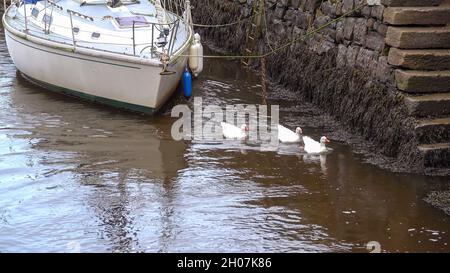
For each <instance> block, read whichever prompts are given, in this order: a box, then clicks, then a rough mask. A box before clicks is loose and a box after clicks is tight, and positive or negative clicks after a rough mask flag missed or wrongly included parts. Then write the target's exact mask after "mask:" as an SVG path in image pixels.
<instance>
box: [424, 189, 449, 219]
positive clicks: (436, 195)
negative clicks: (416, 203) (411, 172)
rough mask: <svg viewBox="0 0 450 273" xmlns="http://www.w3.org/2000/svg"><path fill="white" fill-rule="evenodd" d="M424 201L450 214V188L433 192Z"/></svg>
mask: <svg viewBox="0 0 450 273" xmlns="http://www.w3.org/2000/svg"><path fill="white" fill-rule="evenodd" d="M424 201H425V202H427V203H429V204H430V205H432V206H434V207H437V208H439V209H441V210H442V211H444V212H445V213H446V214H447V215H449V216H450V190H447V191H434V192H431V193H430V194H429V195H428V196H427V197H426V198H425V199H424Z"/></svg>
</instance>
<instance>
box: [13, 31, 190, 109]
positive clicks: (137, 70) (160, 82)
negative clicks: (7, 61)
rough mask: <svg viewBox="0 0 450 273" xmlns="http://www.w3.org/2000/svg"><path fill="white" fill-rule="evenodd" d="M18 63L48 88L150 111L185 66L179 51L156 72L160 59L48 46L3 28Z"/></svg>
mask: <svg viewBox="0 0 450 273" xmlns="http://www.w3.org/2000/svg"><path fill="white" fill-rule="evenodd" d="M5 36H6V43H7V46H8V50H9V53H10V56H11V58H12V59H13V62H14V64H15V65H16V67H17V69H18V70H19V71H20V72H21V73H22V74H24V75H25V77H26V78H27V79H29V80H30V81H31V82H33V83H35V84H38V85H40V86H43V87H45V88H47V89H50V90H52V91H57V92H61V93H64V94H68V95H71V96H76V97H80V98H83V99H88V100H91V101H95V102H99V103H102V104H107V105H111V106H114V107H119V108H123V109H127V110H131V111H135V112H140V113H144V114H154V113H155V112H156V111H157V110H158V109H159V108H160V107H161V106H162V105H163V104H164V103H165V102H166V101H167V100H168V99H169V98H170V96H171V95H172V94H173V92H174V91H175V90H176V88H177V85H178V83H179V82H180V79H181V76H182V73H183V70H184V68H185V66H186V61H187V58H186V57H179V58H178V59H177V60H176V61H175V62H172V63H171V65H170V66H169V69H170V70H171V71H174V72H175V73H174V74H172V75H160V72H161V71H162V67H161V66H159V65H151V64H143V63H142V62H132V61H123V60H120V59H118V60H114V58H108V59H106V58H102V57H95V54H90V55H85V54H80V53H78V52H76V51H70V50H67V49H66V48H58V47H55V46H46V45H43V44H37V43H34V42H32V41H30V40H28V39H26V38H23V37H19V36H17V35H15V34H14V33H12V32H10V31H8V30H7V29H5Z"/></svg>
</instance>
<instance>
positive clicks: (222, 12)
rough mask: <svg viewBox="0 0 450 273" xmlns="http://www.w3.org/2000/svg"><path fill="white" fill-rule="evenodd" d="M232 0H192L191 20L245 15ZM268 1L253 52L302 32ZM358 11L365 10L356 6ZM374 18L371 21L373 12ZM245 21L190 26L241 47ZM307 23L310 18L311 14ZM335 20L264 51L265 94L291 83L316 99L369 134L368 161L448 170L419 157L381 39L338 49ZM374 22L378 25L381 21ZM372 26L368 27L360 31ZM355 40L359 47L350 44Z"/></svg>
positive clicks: (224, 44)
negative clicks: (366, 45) (370, 46)
mask: <svg viewBox="0 0 450 273" xmlns="http://www.w3.org/2000/svg"><path fill="white" fill-rule="evenodd" d="M237 2H239V1H194V7H195V9H194V16H195V17H194V20H195V22H197V23H201V24H224V23H229V22H233V21H237V20H238V19H239V18H245V17H248V16H249V14H250V9H249V8H248V7H249V6H248V5H245V4H239V3H237ZM269 2H270V1H269ZM266 7H267V8H266V12H267V18H268V19H267V22H268V24H267V29H264V27H263V33H264V34H265V35H264V36H265V37H264V39H260V40H259V42H258V44H257V50H258V51H259V52H269V51H270V50H271V48H276V47H277V46H279V45H282V44H285V43H286V42H287V41H290V40H291V39H292V38H293V37H297V36H296V35H298V34H301V33H303V32H304V30H302V29H301V28H298V27H297V26H296V25H295V24H293V23H292V22H290V21H289V19H286V18H284V19H282V20H281V19H279V17H280V16H284V17H285V16H286V15H279V14H278V13H279V12H280V10H282V9H279V6H278V5H276V6H274V5H272V4H271V3H266ZM285 13H286V12H285ZM302 14H309V13H308V11H305V12H304V13H299V14H297V15H296V16H293V17H296V18H298V17H299V16H300V15H302ZM369 14H370V12H369ZM311 16H312V17H311V18H314V16H315V18H316V19H315V20H316V21H319V22H326V21H327V20H330V18H332V17H330V16H322V15H320V14H319V15H317V14H315V15H311ZM357 16H360V17H363V15H362V14H361V13H358V15H357ZM300 17H301V16H300ZM277 18H278V19H277ZM296 20H298V19H296ZM358 20H360V18H357V19H355V20H354V22H353V24H354V25H357V24H358V23H360V21H358ZM364 20H366V21H367V22H368V21H370V19H364ZM374 20H375V22H377V21H376V20H377V19H376V18H375V19H374ZM372 21H373V20H372ZM378 21H380V20H378ZM249 23H250V21H249V20H242V23H241V24H239V25H237V26H232V27H228V28H197V29H196V31H198V32H200V33H201V34H202V37H203V39H204V40H206V41H207V42H208V43H211V44H212V45H213V46H214V47H218V48H221V49H222V50H225V51H227V52H229V53H231V54H239V53H240V52H243V47H244V44H245V36H246V28H247V27H248V25H249ZM309 23H310V25H311V24H314V23H315V21H313V19H311V20H310V22H309ZM299 24H301V22H300V23H299ZM372 24H373V22H372ZM337 28H339V26H338V25H337V24H335V25H334V26H333V25H331V26H330V27H329V28H326V29H324V30H323V31H322V32H321V34H320V35H319V34H315V35H311V36H309V37H307V38H306V39H304V40H302V41H300V42H297V43H295V44H292V45H290V46H289V47H286V48H285V49H283V50H280V51H278V52H277V53H276V54H273V55H270V56H269V57H267V72H268V76H269V79H270V83H271V84H272V88H271V94H269V98H276V97H277V96H280V93H282V92H283V90H289V91H295V92H296V93H297V94H298V96H299V98H301V99H303V100H306V101H308V102H312V103H314V104H315V105H316V106H318V107H319V108H320V109H322V110H323V111H325V112H327V113H328V114H330V115H332V116H333V117H334V118H336V119H337V120H338V121H339V122H340V123H341V124H342V125H343V126H344V127H345V128H346V129H347V130H348V131H349V132H350V133H352V134H358V135H360V136H362V137H364V138H365V139H366V140H367V141H368V145H367V149H365V151H364V153H365V154H366V155H368V156H369V158H370V161H371V162H372V163H374V164H377V165H380V166H382V167H385V168H389V169H391V170H393V171H401V172H413V173H426V174H437V175H448V174H449V173H448V169H445V168H444V169H442V168H435V167H448V166H445V162H446V161H445V160H444V161H443V162H444V165H442V155H438V156H436V158H433V156H431V157H430V156H429V157H427V158H425V156H424V154H422V153H421V152H419V150H418V149H417V147H418V145H419V141H418V138H417V136H416V135H415V132H414V127H415V120H414V118H412V117H410V116H409V114H408V110H407V105H406V104H405V102H404V100H403V97H402V94H401V92H399V91H398V90H397V88H396V87H395V81H394V80H393V70H392V69H390V68H389V66H387V64H386V56H385V55H386V53H385V52H384V51H385V48H384V47H385V45H384V44H383V45H380V46H379V47H377V48H375V49H373V50H371V49H366V48H364V46H363V45H359V46H358V45H356V44H357V43H356V42H355V45H353V42H352V43H351V44H350V45H348V47H345V49H343V48H342V46H343V44H344V43H350V42H349V41H343V42H342V43H343V44H340V43H337V42H335V41H334V40H331V38H330V37H331V36H333V37H336V31H337V30H336V29H337ZM353 28H355V26H353ZM376 28H377V29H381V27H380V26H377V27H376ZM302 31H303V32H302ZM353 31H357V30H353ZM380 31H381V30H380ZM373 32H374V31H372V30H371V31H367V30H366V33H372V34H373ZM358 35H359V34H352V35H350V36H349V37H351V39H353V40H357V39H360V38H358ZM366 35H369V34H366ZM373 35H375V34H373ZM377 35H380V33H378V34H377ZM359 36H361V35H359ZM378 38H379V37H378ZM378 38H377V39H378ZM364 39H365V40H367V38H364ZM382 40H384V38H382ZM372 42H374V43H375V40H373V39H372ZM355 48H356V49H357V51H356V52H351V51H352V50H354V49H355ZM343 51H344V53H343ZM231 54H230V55H231ZM355 54H356V55H355ZM350 55H355V56H354V59H352V60H353V61H354V63H352V64H351V65H348V62H349V61H350V60H351V58H349V56H350ZM343 62H344V63H345V64H343ZM252 67H253V68H255V69H256V70H257V71H259V62H258V61H255V62H253V65H252ZM444 133H445V132H444ZM445 155H446V154H445V152H444V157H445ZM434 161H435V162H434ZM447 164H448V163H447Z"/></svg>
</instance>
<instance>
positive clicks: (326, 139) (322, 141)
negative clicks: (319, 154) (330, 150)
mask: <svg viewBox="0 0 450 273" xmlns="http://www.w3.org/2000/svg"><path fill="white" fill-rule="evenodd" d="M329 142H330V140H329V139H328V138H327V137H326V136H323V137H321V138H320V144H321V145H322V146H325V143H329Z"/></svg>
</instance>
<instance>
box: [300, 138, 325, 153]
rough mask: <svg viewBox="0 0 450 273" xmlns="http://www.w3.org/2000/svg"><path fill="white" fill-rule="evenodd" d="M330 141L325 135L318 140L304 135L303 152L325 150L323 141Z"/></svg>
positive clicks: (321, 151)
mask: <svg viewBox="0 0 450 273" xmlns="http://www.w3.org/2000/svg"><path fill="white" fill-rule="evenodd" d="M328 142H330V140H329V139H328V138H327V137H324V136H323V137H321V138H320V142H317V141H315V140H314V139H312V138H310V137H308V136H304V137H303V143H305V148H304V149H305V152H307V153H308V154H320V153H323V152H326V151H327V147H326V144H325V143H328Z"/></svg>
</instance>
